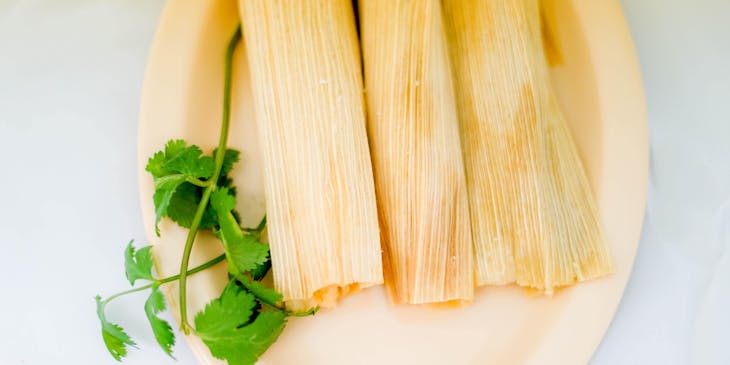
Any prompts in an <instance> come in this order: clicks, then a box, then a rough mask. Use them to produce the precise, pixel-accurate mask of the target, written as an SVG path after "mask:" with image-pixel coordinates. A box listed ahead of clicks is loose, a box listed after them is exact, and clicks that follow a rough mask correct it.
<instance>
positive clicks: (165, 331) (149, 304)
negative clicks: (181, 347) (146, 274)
mask: <svg viewBox="0 0 730 365" xmlns="http://www.w3.org/2000/svg"><path fill="white" fill-rule="evenodd" d="M164 310H165V298H164V297H163V296H162V292H161V291H160V289H159V287H158V286H157V285H155V286H153V287H152V292H151V293H150V296H149V298H147V301H146V302H145V303H144V312H145V314H146V315H147V319H148V320H149V322H150V326H152V332H153V333H154V334H155V339H156V340H157V343H158V344H159V345H160V347H162V350H164V351H165V353H167V354H168V355H169V356H170V357H173V356H172V346H174V345H175V334H174V333H173V332H172V327H171V326H170V324H169V323H167V321H165V320H163V319H160V317H158V316H157V314H158V313H160V312H162V311H164ZM173 358H174V357H173Z"/></svg>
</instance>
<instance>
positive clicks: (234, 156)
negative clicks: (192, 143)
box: [213, 148, 241, 185]
mask: <svg viewBox="0 0 730 365" xmlns="http://www.w3.org/2000/svg"><path fill="white" fill-rule="evenodd" d="M216 153H218V149H217V148H216V149H215V150H213V156H215V155H216ZM240 158H241V152H238V151H237V150H234V149H232V148H229V149H227V150H226V155H225V156H223V166H221V174H220V176H226V175H228V173H229V172H231V170H233V165H234V164H235V163H236V162H238V161H239V160H240ZM219 185H221V184H219Z"/></svg>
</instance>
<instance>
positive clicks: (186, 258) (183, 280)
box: [180, 27, 241, 334]
mask: <svg viewBox="0 0 730 365" xmlns="http://www.w3.org/2000/svg"><path fill="white" fill-rule="evenodd" d="M240 39H241V28H240V27H238V28H237V29H236V32H235V33H234V34H233V37H232V38H231V40H230V41H229V42H228V48H227V49H226V60H225V76H224V82H223V120H222V122H221V134H220V139H219V140H218V148H217V151H218V153H216V154H215V170H214V172H213V176H212V177H211V178H210V180H209V181H211V182H212V183H211V184H210V185H208V186H207V187H206V188H205V191H203V196H202V197H201V199H200V203H199V205H198V209H197V210H196V211H195V216H193V222H192V224H191V225H190V231H189V232H188V236H187V239H186V240H185V248H184V250H183V257H182V262H181V263H180V330H182V331H183V333H185V334H189V333H190V329H191V328H192V326H191V325H190V323H188V311H187V270H188V264H189V262H190V253H191V252H192V250H193V242H194V241H195V235H196V234H197V233H198V227H199V226H200V221H201V220H202V219H203V213H204V212H205V208H206V207H207V205H208V200H209V199H210V195H211V194H212V193H213V191H214V190H215V189H217V188H218V186H217V185H216V183H217V181H218V177H219V176H220V172H221V168H222V167H223V158H224V157H225V155H226V144H227V142H228V126H229V125H230V121H231V73H232V69H233V51H235V49H236V45H237V44H238V41H239V40H240Z"/></svg>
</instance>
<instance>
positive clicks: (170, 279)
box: [103, 254, 226, 305]
mask: <svg viewBox="0 0 730 365" xmlns="http://www.w3.org/2000/svg"><path fill="white" fill-rule="evenodd" d="M225 259H226V255H225V254H221V255H219V256H216V257H215V258H213V259H211V260H210V261H207V262H204V263H202V264H200V265H198V266H196V267H194V268H192V269H190V270H188V272H187V274H188V275H195V274H196V273H198V272H201V271H203V270H205V269H207V268H209V267H212V266H215V265H216V264H218V263H220V262H221V261H223V260H225ZM178 279H180V274H178V275H173V276H169V277H166V278H163V279H159V280H155V281H154V282H152V283H149V284H147V285H144V286H140V287H138V288H132V289H129V290H125V291H122V292H119V293H116V294H114V295H112V296H110V297H109V298H106V299H104V302H103V303H104V305H106V304H107V303H109V302H111V301H112V300H114V299H116V298H119V297H121V296H124V295H127V294H131V293H136V292H139V291H143V290H146V289H150V288H152V287H153V286H155V285H162V284H167V283H169V282H173V281H176V280H178Z"/></svg>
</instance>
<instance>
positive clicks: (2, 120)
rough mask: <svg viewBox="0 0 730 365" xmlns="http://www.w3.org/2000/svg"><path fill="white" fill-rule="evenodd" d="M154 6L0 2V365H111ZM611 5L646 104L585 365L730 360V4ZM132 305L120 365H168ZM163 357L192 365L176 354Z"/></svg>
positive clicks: (672, 0) (142, 0)
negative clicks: (613, 311) (632, 231)
mask: <svg viewBox="0 0 730 365" xmlns="http://www.w3.org/2000/svg"><path fill="white" fill-rule="evenodd" d="M171 1H193V0H171ZM196 1H204V0H196ZM585 1H595V0H585ZM605 1H608V0H605ZM162 3H163V2H162V1H161V0H107V1H101V0H97V1H92V0H67V1H58V0H46V1H41V0H16V1H14V0H0V192H2V198H1V200H0V202H1V204H2V208H0V233H1V234H2V235H1V236H0V237H2V246H1V247H2V249H3V250H2V252H0V289H1V290H2V291H0V293H2V294H0V364H1V365H6V364H8V365H11V364H12V365H14V364H39V365H41V364H42V365H47V364H82V365H85V364H114V363H115V362H114V361H113V360H112V359H111V357H110V356H109V355H108V354H107V353H106V350H105V349H104V347H103V345H102V342H101V337H100V333H99V325H98V323H97V321H96V318H95V315H94V303H93V296H94V295H95V294H97V293H100V294H103V295H108V294H110V293H111V291H112V290H115V289H121V288H125V287H127V286H128V284H127V282H126V281H125V279H124V274H123V268H122V250H123V247H124V245H125V244H126V242H127V241H128V240H129V239H130V238H134V237H136V238H139V239H142V240H143V237H144V233H143V228H142V221H141V215H140V209H139V202H138V194H137V176H136V174H137V169H136V156H135V154H136V133H137V112H138V104H139V97H140V95H139V94H140V88H141V84H142V78H143V75H144V66H145V62H146V57H147V51H148V47H149V45H150V42H151V40H152V36H153V32H154V30H155V27H156V22H157V19H158V17H159V14H160V11H161V9H162ZM623 4H624V7H625V11H626V15H627V17H628V20H629V23H630V26H631V29H632V32H633V35H634V38H635V42H636V46H637V49H638V54H639V58H640V61H641V66H642V70H643V77H644V83H645V87H646V94H647V101H648V109H649V116H650V118H649V119H650V121H649V127H650V128H649V129H650V142H651V171H650V182H649V194H648V204H647V213H646V214H647V215H646V222H645V226H644V231H643V236H642V242H641V245H640V247H639V252H638V256H637V260H636V265H635V267H634V272H633V274H632V277H631V280H630V282H629V285H628V288H627V289H626V293H625V296H624V299H623V302H622V303H621V306H620V308H619V310H618V313H617V315H616V317H615V320H614V322H613V324H612V325H611V328H610V329H609V331H608V333H607V334H606V337H605V339H604V341H603V343H602V344H601V346H600V348H599V349H598V351H597V352H596V354H595V356H594V359H593V360H592V362H591V364H593V365H615V364H621V365H623V364H702V365H704V364H730V349H728V347H730V21H729V20H728V19H730V1H727V0H701V1H689V0H685V1H680V0H624V1H623ZM143 300H144V297H143V296H137V297H130V298H126V299H121V300H120V301H119V302H117V303H116V304H113V305H111V306H110V308H109V316H110V317H113V318H114V319H115V320H116V321H118V322H120V323H123V324H124V325H125V326H126V328H127V329H128V331H129V332H131V333H132V334H134V335H135V336H136V338H137V340H138V342H139V343H140V344H141V348H142V350H141V351H132V352H131V353H130V356H129V357H128V359H127V360H126V364H130V365H132V364H173V363H174V362H172V361H171V360H169V359H168V358H167V357H166V356H165V355H164V354H163V353H162V351H160V350H159V349H157V348H156V347H155V345H154V342H153V339H152V335H151V334H150V331H149V329H148V328H147V324H146V323H145V321H144V318H143V313H142V303H143ZM175 354H176V356H177V358H178V359H179V363H180V364H184V365H188V364H189V365H192V364H195V362H194V360H193V359H192V355H191V354H190V351H189V350H188V349H187V347H186V346H184V345H181V346H177V347H176V349H175Z"/></svg>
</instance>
